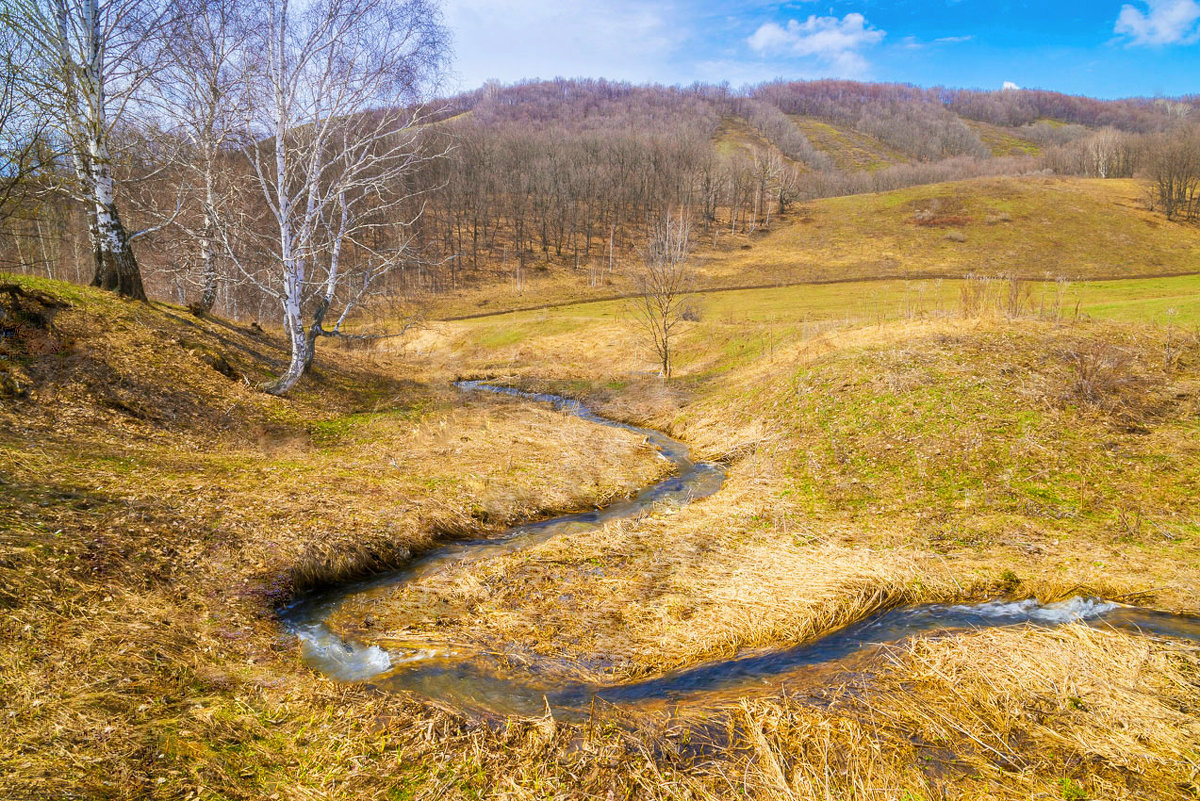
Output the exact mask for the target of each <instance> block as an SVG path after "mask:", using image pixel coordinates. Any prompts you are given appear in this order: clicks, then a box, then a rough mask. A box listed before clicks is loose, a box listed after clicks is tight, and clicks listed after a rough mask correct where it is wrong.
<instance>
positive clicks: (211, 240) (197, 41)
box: [152, 0, 265, 314]
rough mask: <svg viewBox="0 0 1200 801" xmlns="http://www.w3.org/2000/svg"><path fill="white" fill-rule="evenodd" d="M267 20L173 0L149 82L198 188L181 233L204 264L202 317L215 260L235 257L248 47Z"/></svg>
mask: <svg viewBox="0 0 1200 801" xmlns="http://www.w3.org/2000/svg"><path fill="white" fill-rule="evenodd" d="M264 14H265V9H264V4H263V3H261V2H256V0H174V5H173V10H172V14H171V24H170V28H169V35H168V41H169V42H170V46H169V47H168V48H167V50H166V57H165V59H164V64H163V68H162V69H161V70H160V71H158V72H157V73H156V74H155V75H154V78H153V81H152V82H153V84H154V88H155V96H156V98H157V99H158V101H159V103H160V105H161V106H162V109H163V111H164V112H165V114H164V116H165V119H166V122H167V125H168V126H169V128H170V132H171V133H172V134H173V135H174V136H175V137H176V138H177V139H178V140H179V142H180V143H181V145H182V146H181V147H180V148H179V149H178V150H177V151H175V153H174V154H173V155H175V156H176V158H175V161H176V162H177V165H178V169H179V172H180V173H181V174H182V175H183V176H185V177H184V180H185V181H186V183H187V185H188V187H189V188H191V189H193V191H192V192H189V194H190V195H192V203H191V204H190V205H191V206H192V207H194V208H193V209H191V210H192V211H193V212H194V213H192V214H190V215H189V216H187V217H184V218H183V222H178V221H177V227H178V228H179V229H180V230H182V231H183V233H184V234H185V235H186V237H187V239H189V240H190V241H191V243H192V244H193V245H194V247H195V252H196V255H197V257H198V261H199V264H200V281H199V284H200V298H199V300H198V301H196V302H195V303H193V304H191V306H190V308H192V309H193V311H196V312H198V313H201V314H207V313H208V312H211V311H212V309H213V305H214V304H215V303H216V300H217V290H218V278H219V273H220V272H221V271H220V270H219V269H218V262H219V261H221V260H222V257H229V256H231V255H233V254H231V253H227V252H226V251H225V249H224V248H223V247H222V244H223V242H225V241H229V240H230V237H231V235H230V234H229V233H228V231H227V228H228V226H229V225H231V224H233V222H235V220H233V219H232V218H233V216H234V213H235V212H234V211H233V210H232V209H231V206H233V205H234V204H235V203H236V200H237V196H238V190H239V188H240V183H241V182H240V181H239V180H238V178H239V177H241V176H239V175H238V174H237V172H236V171H235V170H234V169H233V164H234V163H235V161H236V160H237V159H239V158H240V154H239V153H238V152H237V151H239V150H241V149H243V148H245V147H246V146H247V145H248V144H249V142H248V135H247V126H246V120H247V117H248V114H249V105H248V104H249V99H250V98H249V92H248V87H249V80H250V76H251V75H252V73H253V70H254V68H255V65H256V62H257V58H258V57H257V56H256V54H255V53H254V49H253V48H252V47H251V46H250V45H251V42H252V33H253V30H254V28H255V27H256V26H257V25H259V24H261V23H262V20H263V17H264ZM243 166H244V165H243ZM219 228H221V229H226V233H225V234H224V235H222V234H221V233H219V232H218V229H219Z"/></svg>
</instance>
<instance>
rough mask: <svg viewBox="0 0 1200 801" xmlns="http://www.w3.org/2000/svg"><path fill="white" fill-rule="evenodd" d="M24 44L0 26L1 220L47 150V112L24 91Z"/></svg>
mask: <svg viewBox="0 0 1200 801" xmlns="http://www.w3.org/2000/svg"><path fill="white" fill-rule="evenodd" d="M20 52H21V47H20V42H19V41H18V39H17V36H16V31H14V30H13V29H11V28H8V27H4V28H0V221H3V220H4V219H6V218H7V217H8V216H9V215H10V214H11V213H12V210H13V206H14V204H13V202H12V201H13V200H15V199H16V197H15V196H16V195H17V194H19V193H20V192H21V191H22V189H23V188H24V186H25V181H26V180H27V179H28V178H29V177H30V176H31V174H33V173H35V172H37V170H38V167H39V159H38V156H39V154H40V152H41V151H43V150H44V145H45V140H44V134H45V115H44V114H41V113H39V111H40V109H39V108H38V107H37V105H35V104H33V103H31V102H30V98H29V96H28V95H27V93H24V92H22V91H21V86H20V80H21V78H20V76H21V70H20V68H19V67H18V64H19V63H20V61H21V57H20Z"/></svg>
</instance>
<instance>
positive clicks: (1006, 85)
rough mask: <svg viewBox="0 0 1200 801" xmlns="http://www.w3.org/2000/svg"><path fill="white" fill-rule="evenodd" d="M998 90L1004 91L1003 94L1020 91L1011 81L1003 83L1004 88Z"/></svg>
mask: <svg viewBox="0 0 1200 801" xmlns="http://www.w3.org/2000/svg"><path fill="white" fill-rule="evenodd" d="M1000 88H1001V89H1002V90H1004V91H1005V92H1013V91H1016V90H1017V89H1020V88H1021V87H1019V86H1017V85H1016V84H1015V83H1013V82H1012V81H1005V82H1004V86H1002V87H1000Z"/></svg>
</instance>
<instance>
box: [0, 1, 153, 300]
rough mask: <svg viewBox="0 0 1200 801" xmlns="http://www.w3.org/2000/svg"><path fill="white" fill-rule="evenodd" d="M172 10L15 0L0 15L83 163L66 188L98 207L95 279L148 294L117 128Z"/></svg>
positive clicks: (30, 84)
mask: <svg viewBox="0 0 1200 801" xmlns="http://www.w3.org/2000/svg"><path fill="white" fill-rule="evenodd" d="M164 14H165V6H163V5H162V4H160V3H158V2H156V0H105V1H104V2H102V1H101V0H7V2H6V3H5V5H4V6H3V10H0V22H2V23H3V25H4V26H6V27H8V28H9V29H10V30H12V31H15V32H16V33H17V34H18V35H19V36H20V37H21V40H22V43H23V55H24V56H26V57H27V59H28V63H27V66H26V69H25V70H23V71H22V89H23V91H24V92H25V93H26V96H27V97H29V98H31V99H34V100H36V101H37V102H38V103H40V104H41V105H42V107H43V108H44V109H46V110H48V111H49V112H51V118H52V119H53V122H54V127H55V128H56V129H57V133H58V135H59V137H60V138H61V141H62V142H63V143H64V145H65V149H66V151H67V155H68V156H69V157H70V160H71V164H72V166H73V168H74V179H75V180H74V181H73V182H71V183H70V184H69V185H65V186H64V188H65V189H66V190H67V191H70V192H71V194H72V195H74V197H75V198H76V199H77V200H79V201H81V202H82V203H84V204H85V205H86V207H87V210H88V216H89V227H90V229H91V238H92V249H93V253H94V257H95V276H94V277H93V280H92V284H93V285H94V286H99V287H102V288H104V289H111V290H115V291H116V292H118V293H119V294H121V295H125V296H127V297H131V298H136V299H139V300H145V299H146V292H145V289H144V288H143V286H142V276H141V272H140V271H139V269H138V264H137V260H136V259H135V258H134V255H133V251H132V250H131V248H130V242H131V241H133V240H134V239H136V238H137V237H138V236H141V235H143V234H145V233H147V231H139V232H136V233H133V234H131V233H129V232H128V231H127V230H126V229H125V226H124V224H123V223H122V222H121V216H120V213H119V212H118V209H117V195H116V183H115V181H114V178H113V165H114V147H113V140H114V131H115V130H116V128H117V127H118V126H119V125H122V124H127V123H128V117H129V116H130V113H131V110H132V109H133V107H134V105H135V95H136V94H137V92H138V90H139V89H140V88H141V86H142V84H143V83H144V82H145V80H146V78H147V77H148V75H149V74H150V73H151V72H152V71H153V66H152V62H153V61H154V58H155V57H156V52H157V51H156V44H155V38H154V37H155V34H156V31H157V29H158V27H159V24H160V23H161V22H162V20H163V17H164Z"/></svg>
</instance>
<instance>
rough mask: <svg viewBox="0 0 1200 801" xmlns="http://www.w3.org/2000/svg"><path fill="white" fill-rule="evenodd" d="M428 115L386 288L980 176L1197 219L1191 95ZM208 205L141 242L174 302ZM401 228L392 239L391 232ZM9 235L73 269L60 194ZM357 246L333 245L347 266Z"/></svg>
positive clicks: (80, 237)
mask: <svg viewBox="0 0 1200 801" xmlns="http://www.w3.org/2000/svg"><path fill="white" fill-rule="evenodd" d="M427 114H428V116H427V117H426V118H425V124H424V126H423V127H422V128H421V132H420V136H419V137H418V139H417V145H416V146H417V147H419V148H422V149H423V150H424V152H426V153H428V154H432V155H436V156H437V157H436V158H434V157H431V158H428V159H419V160H417V161H415V162H414V168H413V169H412V170H410V171H408V172H407V173H406V174H405V175H404V176H403V179H402V180H403V181H405V182H406V185H405V186H404V187H398V191H401V192H402V193H404V194H405V196H407V197H408V198H409V200H407V201H406V202H404V203H399V204H396V203H392V204H389V205H388V207H387V209H386V213H381V214H380V215H379V216H378V217H377V218H375V219H373V220H370V223H369V225H370V226H373V227H374V229H377V230H378V232H379V233H378V234H377V235H375V234H372V236H377V239H378V247H379V248H381V249H382V248H385V247H400V246H403V247H404V248H407V250H408V252H409V253H410V259H409V267H407V268H406V269H404V270H401V271H397V272H395V273H394V275H393V276H392V277H391V279H390V280H391V281H392V282H393V286H394V288H395V289H396V290H397V291H409V290H416V289H419V290H422V291H435V292H436V291H442V290H445V289H448V288H451V287H454V286H457V285H462V284H464V283H470V282H472V281H475V280H477V279H478V278H479V277H480V276H481V275H486V276H487V277H488V278H489V280H494V279H495V277H496V276H497V274H498V273H507V274H512V275H513V276H514V277H515V280H518V281H519V280H520V275H521V271H522V270H526V269H530V268H534V267H537V266H539V265H546V264H549V263H554V264H558V265H562V266H567V267H571V268H577V269H579V270H581V271H586V275H587V276H588V278H589V280H591V281H592V282H593V283H597V284H598V283H601V282H603V281H605V280H606V277H607V275H608V272H609V271H610V270H617V271H619V270H620V269H621V263H622V261H623V260H625V259H627V258H630V257H631V256H632V254H634V253H635V252H636V249H637V247H638V246H639V243H640V242H641V241H642V239H643V238H644V236H645V232H646V230H647V229H648V227H649V226H650V225H652V223H653V221H654V220H655V219H657V218H658V217H659V216H661V214H662V213H663V212H664V211H666V210H684V211H685V212H687V213H690V215H691V217H692V220H693V222H694V224H695V226H697V229H698V230H703V231H706V232H708V233H710V234H711V235H712V236H715V237H720V236H721V235H723V234H725V233H729V234H744V233H749V232H753V231H755V230H759V229H761V228H763V227H766V226H769V225H771V223H772V220H773V219H774V218H775V217H777V216H778V215H780V214H787V213H788V211H789V210H790V209H791V208H793V207H794V206H795V204H797V203H800V202H805V201H809V200H812V199H815V198H820V197H829V196H836V195H846V194H855V193H862V192H876V191H887V190H893V189H898V188H902V187H906V186H913V185H917V184H924V183H931V182H941V181H952V180H960V179H965V178H973V177H979V176H987V175H1021V174H1032V173H1039V172H1049V173H1056V174H1065V175H1080V176H1090V177H1103V178H1115V177H1130V176H1133V175H1135V174H1136V175H1144V176H1146V177H1148V178H1150V179H1151V181H1152V183H1153V186H1154V191H1153V192H1152V193H1151V194H1150V195H1148V197H1147V201H1148V203H1150V204H1151V205H1153V206H1154V207H1156V208H1159V209H1161V210H1162V211H1163V212H1164V213H1166V214H1167V215H1168V216H1169V217H1171V218H1173V219H1186V220H1192V221H1195V220H1197V218H1198V216H1200V203H1198V202H1197V198H1198V194H1197V193H1198V177H1200V144H1198V142H1200V138H1198V136H1197V133H1196V131H1197V123H1198V122H1200V99H1198V98H1196V97H1188V98H1179V99H1171V100H1163V99H1127V100H1114V101H1107V100H1095V99H1090V98H1083V97H1073V96H1069V95H1063V94H1058V93H1054V92H1044V91H1031V90H1004V91H997V92H980V91H964V90H949V89H921V88H917V87H913V86H906V85H898V84H865V83H855V82H848V81H812V82H776V83H768V84H762V85H759V86H755V87H751V88H748V89H745V90H740V91H735V90H732V89H730V88H728V87H727V86H712V85H702V84H697V85H694V86H690V87H662V86H634V85H630V84H625V83H615V82H610V81H604V80H556V81H539V82H528V83H521V84H516V85H510V86H502V85H499V84H488V85H485V86H484V87H482V88H480V89H478V90H476V91H473V92H469V93H466V94H462V95H458V96H455V97H452V98H449V99H446V100H442V101H439V102H438V103H435V104H433V105H432V106H431V107H428V108H427ZM801 117H804V118H813V119H817V120H820V121H823V122H827V123H829V124H831V125H834V126H838V127H839V128H840V129H842V130H847V131H853V132H856V133H858V134H862V135H864V136H867V137H871V138H873V139H874V140H876V141H878V142H879V143H880V144H881V146H884V147H886V148H888V149H890V152H894V153H897V154H901V155H902V156H903V160H902V161H901V163H895V164H892V165H891V166H880V167H879V168H877V169H874V170H861V171H843V170H839V169H838V168H837V167H836V166H835V161H836V160H835V158H833V157H831V154H830V153H827V152H822V151H821V150H820V149H818V148H817V147H815V146H814V145H813V143H812V142H811V141H810V140H809V139H808V138H807V137H806V136H805V134H804V133H803V131H802V130H801V128H800V127H798V126H797V125H796V120H797V119H798V118H801ZM969 123H970V124H969ZM981 124H983V125H981ZM731 126H732V127H731ZM989 126H990V127H989ZM984 129H986V130H988V131H991V132H992V133H993V134H994V135H995V136H998V137H1004V138H1006V140H1010V141H1014V142H1018V143H1021V144H1022V146H1023V147H1025V154H1024V155H1013V154H1011V153H1008V152H1005V153H1003V154H1001V155H994V154H993V147H991V146H989V144H988V143H986V142H985V141H984V139H985V138H986V137H981V133H980V131H981V130H984ZM730 130H732V131H735V133H728V131H730ZM723 131H725V133H722V132H723ZM126 136H127V137H129V138H133V139H137V138H141V139H142V140H144V143H145V144H144V146H142V147H137V146H134V147H130V148H127V150H126V153H127V154H128V155H127V156H126V157H125V160H124V162H123V163H122V164H120V165H119V170H120V172H121V173H122V178H123V179H124V180H122V181H120V182H119V185H120V186H122V187H123V189H122V191H123V193H124V194H125V197H124V198H123V200H124V206H125V208H127V209H129V211H128V212H127V213H128V214H129V215H130V216H132V217H139V218H144V221H146V222H153V220H154V219H155V218H156V215H157V216H162V215H163V214H164V210H165V209H170V208H172V207H173V205H177V200H176V199H177V198H178V197H180V192H179V191H178V186H179V182H180V180H181V170H180V169H179V168H178V167H173V168H172V169H162V165H160V164H158V163H157V162H156V152H157V151H158V150H159V149H161V148H162V147H163V145H162V142H163V139H164V137H166V136H167V134H166V133H164V132H161V131H159V132H147V131H128V132H126ZM231 142H233V143H234V144H231V145H230V146H229V147H228V148H227V150H226V152H224V153H223V154H222V159H223V169H222V170H220V171H219V178H218V179H219V181H220V182H222V183H223V184H224V185H223V186H222V187H220V188H219V194H220V197H221V198H222V204H223V208H224V209H225V213H226V214H228V220H229V224H228V225H227V226H226V227H224V228H223V229H222V230H223V231H224V232H225V243H224V244H225V249H224V255H223V256H222V259H223V261H224V262H225V264H224V266H223V268H222V270H223V273H222V276H221V285H220V291H219V292H218V301H217V306H218V310H219V311H221V312H223V313H225V314H229V315H233V316H251V317H261V316H264V315H268V314H270V313H272V312H273V309H272V308H271V304H270V303H269V302H266V301H264V299H263V298H262V297H260V296H259V295H257V294H256V293H255V290H254V283H253V282H251V281H245V280H241V278H242V277H244V275H245V274H246V272H247V271H251V272H252V271H253V270H255V269H258V268H256V266H255V265H256V264H261V265H263V266H262V267H261V269H269V266H268V265H269V263H270V258H268V256H269V254H266V253H258V252H255V250H254V248H256V247H261V243H259V241H258V240H257V239H256V238H255V237H254V236H252V235H250V233H244V232H240V231H239V226H243V227H248V226H253V225H255V224H257V222H258V221H261V220H262V219H263V218H264V216H265V209H264V208H263V207H262V199H261V197H258V198H256V197H255V196H254V193H252V192H242V191H239V190H238V186H239V184H240V183H242V182H244V181H246V180H247V179H248V175H249V171H250V167H249V163H248V161H247V160H246V159H245V158H243V157H242V156H241V154H240V152H239V147H243V145H241V144H238V143H237V139H236V138H231ZM442 154H444V155H442ZM139 179H141V180H139ZM183 197H184V203H185V205H186V204H187V203H189V202H192V201H191V200H189V197H188V196H187V193H186V192H185V193H183ZM210 211H211V210H210ZM202 216H203V213H202V211H201V210H200V208H199V206H194V207H193V208H191V210H190V211H189V210H187V209H185V210H184V211H183V212H182V213H181V214H177V217H178V219H176V220H175V221H173V223H172V224H171V225H168V226H166V227H164V228H163V229H162V230H161V231H158V232H157V233H155V234H154V235H153V236H150V237H147V239H146V241H145V242H144V243H143V244H141V249H140V252H139V253H138V259H139V262H140V263H141V264H142V266H143V271H144V273H145V274H146V281H147V285H148V287H149V288H150V289H151V292H152V293H153V294H157V295H159V296H163V297H170V298H173V299H177V300H179V301H183V302H186V301H187V300H188V299H189V298H190V297H191V294H192V293H193V292H194V291H195V286H196V285H197V281H198V277H197V275H196V274H195V273H196V269H197V265H198V259H197V254H196V253H195V252H193V251H194V243H193V242H192V241H191V240H190V239H189V238H188V237H187V236H184V235H183V234H182V233H181V231H183V230H184V229H186V227H187V226H188V225H189V224H191V225H193V226H195V225H198V224H199V219H200V218H201V217H202ZM401 228H402V229H403V230H404V231H405V235H404V236H402V237H398V236H395V235H392V234H388V233H386V232H387V231H388V230H389V229H397V230H398V229H401ZM368 230H370V229H368ZM3 237H4V239H5V240H6V242H5V245H4V252H5V253H6V254H8V256H9V258H10V261H11V262H16V264H13V265H6V266H17V267H19V268H20V269H23V270H27V271H32V272H38V273H41V274H45V275H51V276H55V277H63V278H70V279H73V280H86V277H87V274H88V270H89V269H90V268H89V267H88V265H87V264H86V261H87V257H88V254H87V247H88V245H87V241H88V240H87V230H86V227H85V225H84V223H83V220H82V217H81V216H80V214H79V213H78V211H77V210H76V209H75V208H74V206H73V204H71V203H70V202H68V201H67V200H66V199H65V198H60V197H56V196H55V195H54V194H53V193H52V192H35V191H30V192H28V193H27V194H26V195H25V196H24V200H23V205H22V206H21V208H20V209H19V211H18V213H16V214H15V215H13V216H12V217H11V218H10V219H9V220H8V221H7V223H6V228H5V229H4V231H3ZM239 248H241V251H239ZM367 249H369V247H368V246H367V245H360V246H359V250H362V251H363V252H361V253H360V252H358V250H356V249H354V248H351V249H350V251H349V252H345V253H342V254H341V258H342V259H343V260H344V262H345V263H346V264H347V265H348V269H352V268H353V265H354V261H355V259H356V258H360V257H362V258H366V256H365V255H364V253H365V250H367ZM233 260H236V261H237V263H238V266H237V269H236V270H235V269H234V267H233V266H232V264H231V262H232V261H233ZM345 291H353V287H349V288H348V289H347V290H345Z"/></svg>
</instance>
